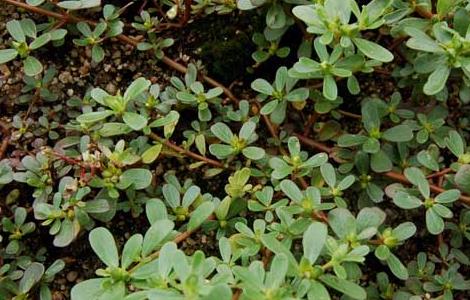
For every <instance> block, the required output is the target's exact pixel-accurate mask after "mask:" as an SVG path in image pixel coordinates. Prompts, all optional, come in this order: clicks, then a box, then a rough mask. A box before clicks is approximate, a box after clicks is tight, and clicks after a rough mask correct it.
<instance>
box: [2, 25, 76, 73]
mask: <svg viewBox="0 0 470 300" xmlns="http://www.w3.org/2000/svg"><path fill="white" fill-rule="evenodd" d="M6 28H7V30H8V33H9V34H10V35H11V37H12V38H13V41H12V43H11V45H12V48H9V49H3V50H0V64H4V63H6V62H9V61H11V60H13V59H15V58H16V57H18V56H19V57H20V58H21V59H22V60H23V68H24V72H25V74H26V75H28V76H34V75H37V74H39V73H41V72H42V70H43V66H42V64H41V62H40V61H39V60H38V59H37V58H36V57H34V56H32V55H30V53H31V51H33V50H37V49H39V48H41V47H43V46H44V45H45V44H47V43H49V42H50V41H56V40H61V39H63V38H64V36H65V35H66V34H67V31H66V30H65V29H56V30H52V31H49V32H43V33H41V34H40V35H38V33H39V32H38V29H37V26H36V24H35V23H34V21H33V20H31V19H22V20H20V21H18V20H11V21H8V22H7V24H6ZM29 39H31V40H32V41H31V42H28V40H29Z"/></svg>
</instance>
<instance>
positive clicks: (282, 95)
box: [251, 67, 309, 124]
mask: <svg viewBox="0 0 470 300" xmlns="http://www.w3.org/2000/svg"><path fill="white" fill-rule="evenodd" d="M297 81H298V80H297V79H294V78H292V77H290V76H289V75H288V73H287V68H286V67H280V68H279V69H278V70H277V72H276V79H275V80H274V83H273V84H270V83H269V82H267V81H266V80H265V79H261V78H258V79H256V80H255V81H253V82H252V83H251V88H252V89H253V90H255V91H257V92H258V93H260V97H261V98H262V99H263V100H266V101H268V102H267V103H266V104H264V105H263V107H262V108H261V111H260V112H261V114H263V115H269V116H270V118H271V120H272V121H273V122H274V123H276V124H280V123H282V122H283V121H284V119H285V118H286V111H287V106H288V104H289V102H292V103H300V102H304V101H305V100H307V98H308V96H309V91H308V89H306V88H296V89H294V86H295V85H296V83H297Z"/></svg>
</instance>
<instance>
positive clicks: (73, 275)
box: [67, 271, 78, 282]
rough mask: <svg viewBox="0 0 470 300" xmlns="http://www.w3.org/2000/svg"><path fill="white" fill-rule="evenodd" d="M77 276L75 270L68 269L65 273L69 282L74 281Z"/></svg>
mask: <svg viewBox="0 0 470 300" xmlns="http://www.w3.org/2000/svg"><path fill="white" fill-rule="evenodd" d="M77 277H78V273H77V272H75V271H70V272H68V273H67V280H68V281H69V282H75V280H77Z"/></svg>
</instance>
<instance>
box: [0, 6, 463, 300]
mask: <svg viewBox="0 0 470 300" xmlns="http://www.w3.org/2000/svg"><path fill="white" fill-rule="evenodd" d="M111 2H126V1H111ZM131 9H132V10H135V9H138V7H137V6H136V5H134V6H133V7H132V8H131ZM129 15H132V14H131V13H129ZM25 16H29V17H30V18H33V19H35V20H44V19H43V18H41V17H39V16H38V15H32V14H28V13H25V12H22V13H18V12H17V11H16V10H15V9H14V8H13V7H12V6H6V7H2V9H0V20H5V19H6V18H8V19H11V18H16V19H20V18H22V17H25ZM227 18H230V21H228V20H227ZM254 20H255V21H254ZM256 20H257V21H256ZM129 21H130V20H129ZM263 22H264V20H263V19H260V17H259V16H257V15H256V14H255V13H253V14H243V15H240V14H237V13H234V14H232V15H230V16H216V15H212V16H209V17H207V18H203V19H200V20H196V21H194V22H193V23H191V24H190V26H187V27H186V28H183V29H177V30H175V31H172V32H171V37H172V38H175V45H174V46H172V47H171V48H170V49H169V50H167V55H168V56H169V57H171V58H173V59H175V60H176V61H179V62H181V63H183V64H187V63H188V62H197V61H199V60H200V61H202V63H203V65H204V67H205V69H206V70H205V71H206V72H207V73H208V74H210V75H211V76H212V77H213V78H217V79H218V80H220V81H221V82H222V83H224V84H225V85H227V86H228V85H232V86H234V90H235V91H236V93H237V94H239V95H240V94H241V95H244V96H246V98H250V97H252V96H253V94H252V92H251V91H249V89H246V87H249V82H251V81H252V80H253V79H254V78H257V77H263V78H267V79H268V80H272V79H273V78H274V75H275V69H274V66H278V65H281V64H285V65H292V63H293V62H294V59H295V57H294V56H293V55H291V56H289V57H288V58H286V59H284V60H280V59H275V60H274V61H273V63H270V64H266V65H263V66H262V67H260V68H258V69H255V70H254V71H253V73H252V75H251V76H245V77H243V78H242V75H243V74H246V70H247V69H249V68H250V67H251V66H252V65H253V60H252V58H251V53H252V52H253V50H254V46H253V43H252V42H251V36H252V34H253V32H255V31H257V30H260V29H259V28H262V25H263ZM226 24H231V26H226ZM253 24H255V25H253ZM132 34H134V33H133V32H132V31H131V35H132ZM288 36H289V38H290V39H292V43H290V41H289V43H290V44H294V45H295V44H297V41H298V40H300V38H301V36H300V34H299V33H298V32H297V31H294V32H293V33H292V34H289V35H288ZM7 39H8V35H6V30H5V22H0V45H2V44H5V42H6V41H7ZM66 44H71V43H66ZM105 50H106V54H107V55H106V58H105V60H104V61H103V62H102V63H100V64H99V65H95V64H94V63H92V62H91V53H90V51H89V50H85V49H84V48H75V47H73V48H72V47H71V48H67V47H62V48H52V47H46V48H45V49H44V50H42V51H39V52H38V58H39V59H40V61H41V62H43V65H44V67H45V69H47V68H48V67H54V68H55V69H57V71H58V76H56V78H54V80H53V82H52V83H51V88H52V89H53V90H54V91H56V92H57V93H59V99H58V100H57V101H56V102H54V103H50V104H49V103H36V104H38V105H35V106H33V108H32V110H31V112H30V114H29V116H28V118H29V119H31V120H30V122H31V123H32V124H34V123H36V122H37V119H38V117H39V116H40V115H41V111H40V110H39V106H40V105H41V106H48V107H51V108H53V107H57V106H61V105H62V106H64V104H65V101H68V100H69V99H70V98H72V97H79V98H82V97H83V96H84V95H85V93H86V91H87V90H88V89H89V88H90V87H102V88H103V89H105V90H107V91H108V92H109V93H115V92H116V91H117V90H119V89H123V87H127V86H128V83H129V82H131V81H132V80H133V79H135V78H137V77H140V76H145V77H147V78H149V79H150V80H151V81H152V82H153V83H159V84H160V85H161V86H165V85H167V84H168V82H169V79H170V77H171V76H172V75H174V74H175V71H173V70H171V69H169V68H168V67H166V66H165V65H163V64H162V63H159V62H158V61H157V60H156V59H153V58H151V57H150V56H149V54H147V53H144V52H138V51H134V50H133V49H132V48H131V47H129V46H128V45H124V44H122V43H119V42H115V43H107V46H106V48H105ZM291 53H295V49H292V51H291ZM280 61H281V64H279V63H280ZM20 69H21V66H20V64H19V63H18V62H15V63H13V64H8V66H6V65H2V66H1V68H0V74H1V76H0V112H1V115H0V120H2V121H6V122H11V118H12V117H13V115H15V114H18V109H20V110H21V113H20V115H22V116H25V115H26V112H27V110H28V105H22V106H19V105H17V104H15V105H13V103H17V99H18V98H19V96H20V95H21V88H22V86H23V83H22V72H21V71H20ZM391 70H392V67H390V69H387V70H384V71H385V72H391ZM261 74H262V75H261ZM362 76H363V77H362V78H360V80H359V81H360V82H362V83H363V85H362V86H361V88H362V90H363V91H364V94H366V95H374V94H376V95H381V97H382V98H383V97H389V96H390V95H391V94H392V93H393V92H394V90H395V87H394V85H393V84H392V82H391V81H390V79H389V75H388V74H383V75H377V74H375V73H374V75H362ZM339 87H340V89H345V88H346V87H345V82H340V83H339ZM344 100H345V101H344V104H343V106H342V109H344V110H347V111H349V112H352V113H356V114H358V113H360V111H358V109H359V107H360V106H359V105H358V103H359V102H360V101H361V100H362V98H361V95H359V96H357V97H351V98H350V99H344ZM449 103H450V105H457V104H456V102H455V101H453V102H452V101H450V102H449ZM39 104H40V105H39ZM455 111H459V110H455ZM71 113H72V114H73V111H69V112H68V114H71ZM459 113H464V112H459ZM452 117H455V116H452ZM56 118H57V121H58V122H59V123H60V122H61V121H64V120H65V119H66V116H65V115H64V114H63V115H61V114H57V116H56ZM183 119H184V118H183ZM320 120H321V118H320ZM303 121H305V120H303ZM340 122H342V124H343V125H345V126H346V127H348V126H353V127H354V124H356V126H357V124H358V123H357V122H356V121H354V122H351V120H349V119H346V120H343V121H340ZM62 123H63V122H62ZM302 123H303V122H302ZM185 126H186V127H187V128H189V124H183V126H182V127H181V128H182V129H181V130H180V131H179V132H177V133H176V137H178V136H181V134H182V131H183V130H184V127H185ZM266 134H267V133H266ZM38 139H40V140H38ZM45 143H49V145H50V146H52V145H53V144H54V141H47V142H45V141H44V140H42V138H41V137H34V136H31V137H28V138H23V139H21V140H20V141H18V143H17V144H16V145H15V147H16V149H15V147H10V148H9V150H11V151H10V158H12V159H14V157H15V156H21V155H22V154H24V153H30V152H34V151H36V150H37V149H38V148H39V146H42V145H44V144H45ZM156 168H157V169H161V170H167V169H170V168H172V169H178V171H179V172H181V174H188V175H187V176H189V177H192V179H193V180H194V181H195V183H196V184H199V183H201V184H203V185H204V186H205V191H206V192H210V193H213V194H214V195H215V196H221V195H222V191H223V184H224V183H225V182H226V177H227V174H223V173H222V174H221V175H220V177H219V178H220V180H213V181H211V184H210V185H207V183H206V181H202V180H203V179H202V178H201V177H200V176H197V174H194V173H191V172H188V170H187V169H185V167H184V164H182V163H181V159H178V158H174V157H168V158H167V159H166V160H165V161H164V162H162V163H161V165H160V166H157V167H156ZM159 180H160V181H159V182H161V180H162V178H159ZM14 187H15V186H14V185H12V188H14ZM22 189H24V187H23V186H22ZM8 192H9V190H6V191H5V190H2V191H1V193H0V199H3V198H4V196H5V195H6V193H8ZM30 194H31V193H30V191H28V190H26V191H25V190H22V191H21V195H30ZM31 203H32V199H31V198H28V197H20V198H19V203H18V204H19V205H21V206H24V207H27V208H28V207H31ZM0 208H1V209H2V213H4V214H10V212H9V210H8V208H6V207H5V206H4V204H3V203H0ZM387 215H389V216H393V215H394V211H393V210H391V209H390V211H387ZM415 219H416V218H415ZM418 219H419V218H418ZM423 220H424V216H423ZM391 221H392V222H393V217H392V218H391ZM107 227H108V228H110V230H111V231H112V232H113V234H114V236H115V237H119V240H118V241H117V242H118V244H119V245H120V246H122V244H123V242H124V241H125V239H127V238H128V237H129V236H131V235H132V234H134V233H141V232H144V231H145V230H146V228H147V227H148V222H147V221H146V219H145V216H144V214H141V215H140V216H138V217H135V218H131V217H130V214H129V213H124V212H120V213H118V214H117V215H116V217H115V218H114V219H113V226H112V227H110V226H107ZM37 232H39V238H38V237H37V236H34V237H30V238H29V239H27V240H26V242H27V243H28V244H29V245H31V246H32V247H31V248H32V250H33V252H35V251H38V250H39V249H40V247H41V246H42V245H50V246H48V248H47V256H46V257H45V260H46V265H48V264H50V263H52V262H53V261H54V260H56V259H63V260H64V261H65V262H66V267H65V270H64V271H63V272H61V273H60V274H59V275H58V276H56V279H55V280H54V283H53V285H52V288H53V290H54V292H53V299H54V300H60V299H68V298H69V295H70V289H71V287H72V286H73V285H74V284H76V283H77V282H79V281H81V280H84V279H86V278H90V277H93V275H94V274H93V273H94V270H96V269H97V268H98V267H101V266H102V265H101V262H100V261H99V260H98V259H97V257H96V256H95V255H92V253H93V252H92V250H91V249H90V246H89V243H88V240H87V233H86V232H82V234H81V235H80V236H79V238H78V239H77V240H76V241H74V242H73V244H72V245H70V246H69V247H66V248H56V247H53V246H52V237H51V236H50V235H49V233H48V231H47V228H44V227H41V228H39V230H38V231H37ZM38 241H40V242H41V245H39V244H38ZM435 245H436V240H421V241H420V244H419V245H416V244H412V243H407V244H406V246H405V247H403V248H402V249H403V250H401V253H400V254H399V255H401V257H402V258H405V260H406V258H410V259H411V257H407V255H408V254H413V255H414V254H415V253H417V252H418V251H427V250H428V249H429V248H431V247H432V248H434V249H435ZM420 247H422V248H421V249H419V248H420ZM181 248H182V249H184V251H186V252H187V253H188V254H190V253H193V252H194V251H195V250H197V249H201V250H203V251H204V252H205V253H206V254H216V253H217V242H216V239H215V233H213V232H210V233H204V232H198V233H196V234H194V235H193V236H191V237H190V238H188V239H187V240H185V241H184V242H183V244H182V247H181ZM436 254H437V253H436ZM371 268H374V269H375V268H383V266H381V265H377V266H374V265H371ZM383 269H384V271H385V270H386V268H383ZM374 271H375V270H374ZM467 271H470V270H467Z"/></svg>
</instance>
